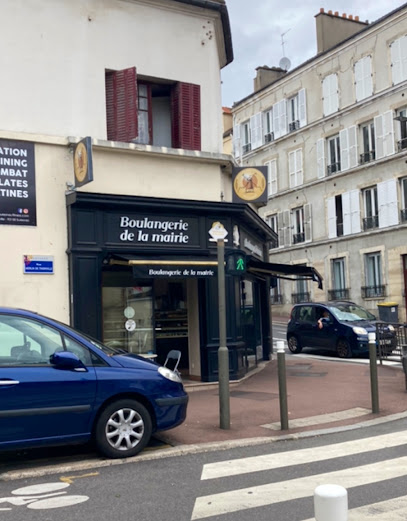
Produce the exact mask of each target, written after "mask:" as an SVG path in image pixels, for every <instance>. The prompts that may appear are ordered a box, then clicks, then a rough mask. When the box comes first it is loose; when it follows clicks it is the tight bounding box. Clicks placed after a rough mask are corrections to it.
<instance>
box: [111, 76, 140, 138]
mask: <svg viewBox="0 0 407 521" xmlns="http://www.w3.org/2000/svg"><path fill="white" fill-rule="evenodd" d="M106 121H107V139H109V140H112V141H124V142H127V143H128V142H130V141H131V140H132V139H135V138H136V137H137V135H138V125H137V73H136V68H135V67H131V68H130V69H124V70H122V71H112V72H107V73H106Z"/></svg>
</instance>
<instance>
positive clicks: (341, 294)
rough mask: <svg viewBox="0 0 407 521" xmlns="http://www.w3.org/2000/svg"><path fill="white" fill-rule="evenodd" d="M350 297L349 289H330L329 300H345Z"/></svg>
mask: <svg viewBox="0 0 407 521" xmlns="http://www.w3.org/2000/svg"><path fill="white" fill-rule="evenodd" d="M348 298H349V289H348V288H341V289H329V290H328V300H344V299H346V300H347V299H348Z"/></svg>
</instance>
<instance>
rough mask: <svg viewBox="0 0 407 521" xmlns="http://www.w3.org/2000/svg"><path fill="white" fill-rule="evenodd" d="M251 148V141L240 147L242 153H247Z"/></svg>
mask: <svg viewBox="0 0 407 521" xmlns="http://www.w3.org/2000/svg"><path fill="white" fill-rule="evenodd" d="M251 149H252V144H251V143H246V144H245V145H243V147H242V151H243V154H247V153H248V152H250V150H251Z"/></svg>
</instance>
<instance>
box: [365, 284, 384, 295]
mask: <svg viewBox="0 0 407 521" xmlns="http://www.w3.org/2000/svg"><path fill="white" fill-rule="evenodd" d="M361 292H362V298H374V297H385V296H386V286H382V285H377V286H362V287H361Z"/></svg>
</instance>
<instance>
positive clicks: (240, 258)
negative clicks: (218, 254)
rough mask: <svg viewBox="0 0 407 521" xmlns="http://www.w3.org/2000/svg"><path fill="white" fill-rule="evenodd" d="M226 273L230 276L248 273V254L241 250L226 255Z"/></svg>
mask: <svg viewBox="0 0 407 521" xmlns="http://www.w3.org/2000/svg"><path fill="white" fill-rule="evenodd" d="M225 262H226V273H227V274H228V275H244V274H245V273H246V253H245V252H244V251H240V250H234V251H229V252H227V253H226V254H225Z"/></svg>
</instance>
